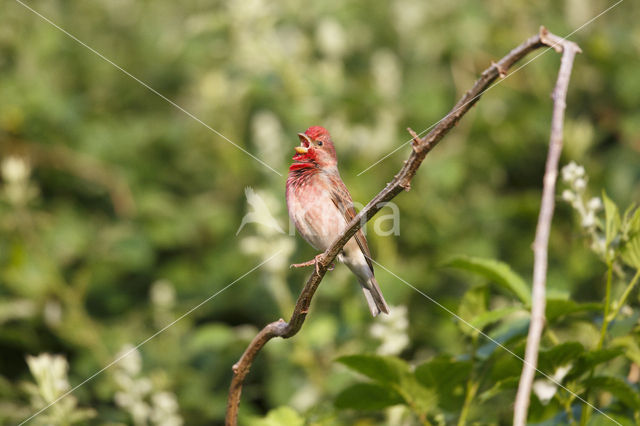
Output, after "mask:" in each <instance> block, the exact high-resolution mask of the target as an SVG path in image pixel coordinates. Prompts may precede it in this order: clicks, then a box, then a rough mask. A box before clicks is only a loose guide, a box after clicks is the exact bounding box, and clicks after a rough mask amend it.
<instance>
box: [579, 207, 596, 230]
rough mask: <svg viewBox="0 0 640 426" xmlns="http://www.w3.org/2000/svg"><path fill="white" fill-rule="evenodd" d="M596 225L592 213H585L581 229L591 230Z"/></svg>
mask: <svg viewBox="0 0 640 426" xmlns="http://www.w3.org/2000/svg"><path fill="white" fill-rule="evenodd" d="M595 224H596V216H595V214H594V213H593V211H589V212H587V214H586V215H584V217H583V218H582V227H583V228H591V227H592V226H593V225H595Z"/></svg>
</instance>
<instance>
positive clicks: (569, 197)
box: [562, 189, 576, 203]
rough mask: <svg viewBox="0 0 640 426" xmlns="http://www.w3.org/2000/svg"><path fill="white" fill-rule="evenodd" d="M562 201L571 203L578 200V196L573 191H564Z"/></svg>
mask: <svg viewBox="0 0 640 426" xmlns="http://www.w3.org/2000/svg"><path fill="white" fill-rule="evenodd" d="M562 199H563V200H565V201H567V202H569V203H570V202H572V201H573V200H575V199H576V195H575V194H574V193H573V191H571V190H569V189H565V190H564V191H562Z"/></svg>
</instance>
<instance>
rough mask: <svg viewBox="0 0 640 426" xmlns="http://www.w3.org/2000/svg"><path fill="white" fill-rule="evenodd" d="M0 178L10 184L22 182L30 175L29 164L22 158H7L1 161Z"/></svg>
mask: <svg viewBox="0 0 640 426" xmlns="http://www.w3.org/2000/svg"><path fill="white" fill-rule="evenodd" d="M0 168H1V169H2V178H3V179H4V180H6V181H7V182H10V183H16V182H24V181H25V180H26V179H27V178H28V177H29V174H30V173H31V167H30V166H29V163H27V161H26V160H25V159H24V158H22V157H15V156H9V157H7V158H5V159H3V160H2V165H1V166H0Z"/></svg>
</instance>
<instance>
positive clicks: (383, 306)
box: [360, 276, 389, 317]
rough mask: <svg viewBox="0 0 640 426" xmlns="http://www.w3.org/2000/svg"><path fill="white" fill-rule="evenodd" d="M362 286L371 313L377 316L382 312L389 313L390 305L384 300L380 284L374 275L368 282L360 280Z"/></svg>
mask: <svg viewBox="0 0 640 426" xmlns="http://www.w3.org/2000/svg"><path fill="white" fill-rule="evenodd" d="M360 286H361V287H362V292H363V293H364V297H365V298H366V299H367V304H368V305H369V310H370V311H371V315H373V316H374V317H375V316H377V315H378V314H379V313H380V312H384V313H385V314H388V313H389V306H388V305H387V302H386V301H385V300H384V296H383V295H382V291H381V290H380V286H379V285H378V282H377V281H376V279H375V278H374V277H373V276H371V277H370V278H369V279H368V280H367V281H366V282H365V281H363V280H360Z"/></svg>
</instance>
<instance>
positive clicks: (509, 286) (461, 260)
mask: <svg viewBox="0 0 640 426" xmlns="http://www.w3.org/2000/svg"><path fill="white" fill-rule="evenodd" d="M447 266H451V267H454V268H460V269H464V270H467V271H470V272H473V273H476V274H478V275H482V276H484V277H486V278H487V279H489V280H491V281H493V282H495V283H496V284H498V285H499V286H500V287H502V288H503V289H505V290H507V291H509V292H511V293H513V294H514V295H515V296H516V297H517V298H518V299H520V301H521V302H522V303H524V304H526V305H529V304H530V303H531V291H530V290H529V286H528V285H527V284H526V283H525V282H524V280H523V279H522V278H521V277H520V276H519V275H518V274H516V273H515V272H513V270H512V269H511V268H510V267H509V265H507V264H505V263H503V262H499V261H496V260H493V259H480V258H472V257H467V256H458V257H455V258H453V259H452V260H451V261H449V262H448V263H447Z"/></svg>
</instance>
